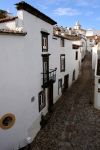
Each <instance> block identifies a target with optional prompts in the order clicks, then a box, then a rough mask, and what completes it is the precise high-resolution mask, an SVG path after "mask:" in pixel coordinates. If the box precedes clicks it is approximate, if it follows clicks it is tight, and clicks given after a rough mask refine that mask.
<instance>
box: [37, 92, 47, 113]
mask: <svg viewBox="0 0 100 150" xmlns="http://www.w3.org/2000/svg"><path fill="white" fill-rule="evenodd" d="M38 97H39V98H38V99H39V112H40V111H41V110H42V109H43V108H44V107H45V105H46V101H45V91H41V92H40V93H39V95H38Z"/></svg>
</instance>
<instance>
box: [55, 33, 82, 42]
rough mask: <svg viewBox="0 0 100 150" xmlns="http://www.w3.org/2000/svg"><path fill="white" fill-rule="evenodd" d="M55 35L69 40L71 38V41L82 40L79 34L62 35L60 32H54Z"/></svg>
mask: <svg viewBox="0 0 100 150" xmlns="http://www.w3.org/2000/svg"><path fill="white" fill-rule="evenodd" d="M54 36H56V37H59V38H64V39H67V40H70V41H79V40H80V37H79V36H77V35H67V34H66V35H65V36H62V35H59V34H54Z"/></svg>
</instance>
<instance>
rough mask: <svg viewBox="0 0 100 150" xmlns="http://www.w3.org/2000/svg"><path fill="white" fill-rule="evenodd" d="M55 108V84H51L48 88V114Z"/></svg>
mask: <svg viewBox="0 0 100 150" xmlns="http://www.w3.org/2000/svg"><path fill="white" fill-rule="evenodd" d="M52 107H53V83H52V82H50V84H49V87H48V112H52Z"/></svg>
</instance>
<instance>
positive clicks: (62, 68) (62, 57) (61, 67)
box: [60, 54, 65, 72]
mask: <svg viewBox="0 0 100 150" xmlns="http://www.w3.org/2000/svg"><path fill="white" fill-rule="evenodd" d="M60 71H61V72H64V71H65V54H61V55H60Z"/></svg>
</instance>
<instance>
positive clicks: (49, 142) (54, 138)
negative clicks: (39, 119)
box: [32, 53, 100, 150]
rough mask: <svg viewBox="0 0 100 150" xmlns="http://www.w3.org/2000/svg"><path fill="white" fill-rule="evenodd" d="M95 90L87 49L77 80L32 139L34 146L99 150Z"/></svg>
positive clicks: (99, 124)
mask: <svg viewBox="0 0 100 150" xmlns="http://www.w3.org/2000/svg"><path fill="white" fill-rule="evenodd" d="M93 92H94V79H93V72H92V69H91V55H90V54H89V53H88V54H87V55H86V57H85V60H84V62H83V64H82V69H81V74H80V76H79V78H78V80H77V81H75V82H74V83H73V85H72V86H71V87H70V88H69V90H67V91H65V93H64V94H63V96H62V97H61V98H60V99H59V100H58V102H57V103H56V104H55V106H54V112H53V113H52V115H51V117H50V119H49V121H48V123H47V125H46V126H45V127H44V128H43V129H41V130H40V132H39V133H38V134H37V136H36V138H35V140H34V141H33V143H32V150H100V111H98V110H96V109H94V107H93Z"/></svg>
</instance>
